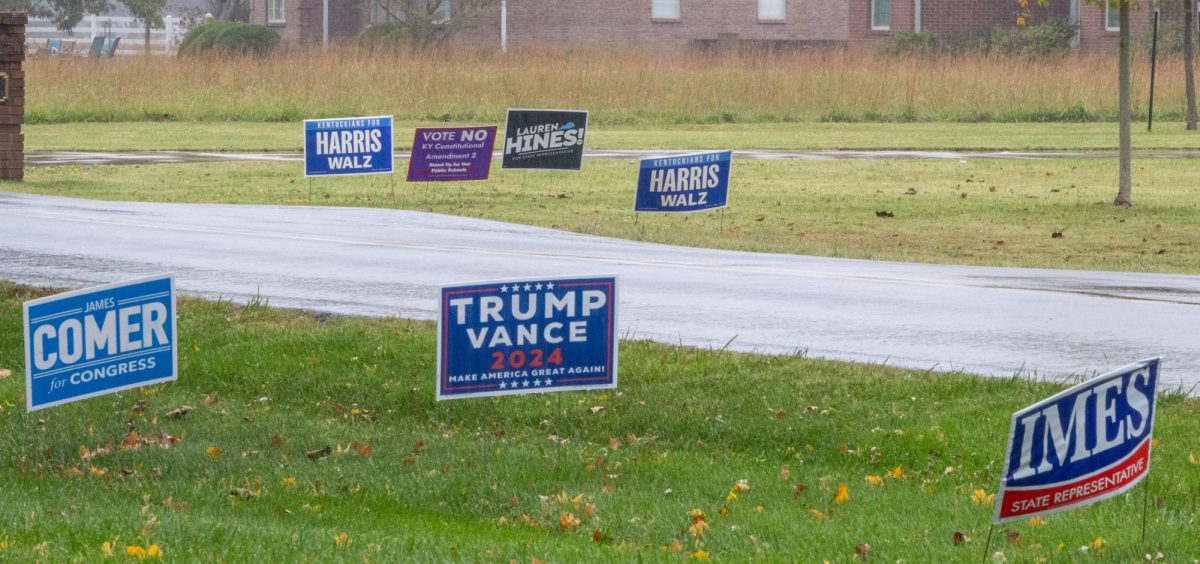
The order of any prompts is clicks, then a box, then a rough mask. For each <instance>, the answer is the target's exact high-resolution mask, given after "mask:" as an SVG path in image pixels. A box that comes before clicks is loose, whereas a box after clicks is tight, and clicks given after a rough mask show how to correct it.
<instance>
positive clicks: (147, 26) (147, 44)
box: [145, 20, 150, 55]
mask: <svg viewBox="0 0 1200 564" xmlns="http://www.w3.org/2000/svg"><path fill="white" fill-rule="evenodd" d="M145 54H146V55H149V54H150V20H146V52H145Z"/></svg>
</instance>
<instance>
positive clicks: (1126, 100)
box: [1113, 0, 1133, 208]
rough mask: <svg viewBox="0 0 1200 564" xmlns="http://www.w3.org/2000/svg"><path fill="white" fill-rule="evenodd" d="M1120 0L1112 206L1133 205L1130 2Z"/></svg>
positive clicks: (1130, 0)
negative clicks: (1118, 146)
mask: <svg viewBox="0 0 1200 564" xmlns="http://www.w3.org/2000/svg"><path fill="white" fill-rule="evenodd" d="M1132 1H1133V0H1121V2H1120V3H1121V8H1120V9H1121V53H1120V60H1121V62H1120V66H1121V78H1120V80H1121V86H1120V90H1121V115H1120V121H1121V127H1120V131H1121V132H1120V137H1121V151H1120V161H1121V162H1120V185H1119V187H1118V188H1117V199H1115V200H1113V205H1114V206H1120V207H1124V208H1127V207H1129V206H1132V205H1133V164H1132V161H1133V151H1132V150H1131V149H1132V147H1131V140H1130V121H1131V120H1132V119H1133V116H1132V114H1133V108H1132V106H1133V99H1132V96H1131V95H1130V87H1129V82H1130V80H1129V58H1130V48H1129V11H1130V7H1131V6H1130V2H1132Z"/></svg>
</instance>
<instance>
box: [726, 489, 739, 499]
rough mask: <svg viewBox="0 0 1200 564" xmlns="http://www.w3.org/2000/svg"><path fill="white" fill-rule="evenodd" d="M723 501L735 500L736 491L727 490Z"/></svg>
mask: <svg viewBox="0 0 1200 564" xmlns="http://www.w3.org/2000/svg"><path fill="white" fill-rule="evenodd" d="M725 501H737V492H735V491H733V490H729V495H727V496H725Z"/></svg>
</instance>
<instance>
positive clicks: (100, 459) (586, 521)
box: [0, 283, 1200, 562]
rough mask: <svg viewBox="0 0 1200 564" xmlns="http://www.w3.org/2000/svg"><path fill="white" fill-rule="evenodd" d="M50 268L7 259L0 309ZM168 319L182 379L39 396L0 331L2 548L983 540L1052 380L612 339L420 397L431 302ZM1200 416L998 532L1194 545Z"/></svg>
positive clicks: (218, 311) (956, 555) (770, 548)
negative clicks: (590, 349)
mask: <svg viewBox="0 0 1200 564" xmlns="http://www.w3.org/2000/svg"><path fill="white" fill-rule="evenodd" d="M42 294H44V292H43V291H33V290H30V289H29V288H25V287H20V286H14V285H12V284H7V283H0V326H4V327H17V326H18V325H19V324H20V316H21V313H20V303H21V302H22V301H24V300H28V299H32V298H33V297H35V296H38V295H42ZM179 328H180V333H179V334H180V339H181V341H180V343H181V352H180V357H179V358H180V363H181V375H180V380H179V382H177V383H172V384H167V385H160V386H154V387H150V388H144V389H140V390H134V391H128V392H124V393H121V394H117V395H110V396H104V397H99V398H93V399H90V400H85V401H82V402H78V403H74V404H69V405H65V406H61V407H57V408H53V409H49V410H44V411H39V412H35V413H33V414H26V413H24V411H23V407H22V406H23V404H24V397H23V393H24V391H23V390H24V387H23V386H24V383H23V378H22V377H21V374H22V371H23V365H22V358H23V353H22V348H21V347H22V343H21V336H20V333H19V331H14V330H7V331H3V332H0V369H8V370H11V372H12V376H10V377H6V378H3V379H0V488H2V489H3V492H4V497H3V503H0V559H11V560H17V561H34V560H40V561H68V560H70V561H81V562H82V561H96V560H99V559H101V558H103V557H104V556H105V552H104V550H105V544H106V543H107V545H108V548H110V549H111V550H112V551H113V553H114V555H115V558H114V559H116V560H128V558H127V557H126V556H125V555H124V554H125V552H126V550H127V548H126V547H131V546H132V547H140V548H142V549H143V550H145V549H147V548H148V547H150V546H151V545H154V546H155V547H156V548H157V549H158V550H160V551H161V552H162V553H163V555H164V556H165V558H168V559H179V560H210V559H216V560H232V561H251V560H253V561H259V562H284V561H287V562H291V561H330V560H334V561H361V560H364V559H366V560H371V561H468V562H470V561H501V562H507V561H510V560H513V561H516V562H529V561H531V559H532V558H537V559H540V560H543V561H552V562H564V561H633V560H675V559H678V560H682V559H684V558H686V557H689V556H693V555H698V554H699V553H697V552H696V551H704V553H706V554H707V555H709V556H711V557H712V558H714V559H722V560H736V561H745V560H772V561H789V562H813V561H821V560H823V559H828V560H830V561H840V562H848V561H851V560H852V558H853V556H854V553H855V547H856V545H859V544H869V545H870V546H871V549H870V556H871V558H872V559H873V560H875V561H881V562H882V561H886V562H892V561H897V560H904V561H909V562H931V561H937V562H947V561H961V562H970V561H978V560H980V558H981V557H982V556H983V554H984V542H985V539H986V538H987V534H988V526H989V522H990V518H991V512H992V505H991V502H989V501H987V500H986V499H983V500H982V501H983V503H977V500H975V499H973V498H976V497H978V496H977V494H976V491H977V490H983V492H982V493H981V494H978V495H979V496H983V497H984V498H986V496H987V495H988V494H991V493H994V492H995V490H996V486H997V482H998V479H999V472H1000V464H1001V457H1002V451H1003V450H1004V447H1005V441H1006V432H1007V430H1008V422H1009V417H1010V414H1011V412H1012V411H1014V410H1016V409H1019V408H1020V407H1023V406H1025V405H1027V404H1030V403H1032V402H1034V401H1037V400H1038V399H1040V398H1043V397H1046V396H1048V395H1050V394H1052V393H1053V392H1054V391H1055V390H1057V389H1059V387H1058V386H1056V385H1053V384H1047V383H1031V382H1027V381H1019V380H1007V379H999V380H997V379H984V378H975V377H969V376H963V375H956V374H931V373H927V372H916V371H906V370H898V369H889V368H880V367H873V366H865V365H859V364H850V363H838V362H826V361H817V360H810V359H805V358H801V357H763V356H754V355H745V354H733V353H725V352H715V351H702V350H695V349H688V348H678V347H670V346H665V345H658V344H652V343H646V342H623V343H621V373H620V377H619V378H620V388H619V390H610V391H604V392H590V393H588V392H574V393H567V394H560V395H554V396H550V395H542V396H523V397H509V398H504V399H501V400H470V401H455V402H443V403H438V402H436V401H434V377H433V376H434V354H435V343H434V339H435V331H434V327H433V325H432V324H431V323H428V322H410V321H403V320H395V319H389V320H366V319H354V318H317V317H314V316H312V315H309V314H305V313H299V312H294V311H285V310H276V309H272V308H269V307H266V306H264V305H262V304H251V305H247V306H242V305H235V304H230V303H228V302H205V301H199V300H184V301H183V302H182V303H181V307H180V318H179ZM1129 360H1132V359H1129ZM1167 370H1169V367H1168V368H1167ZM184 405H187V406H192V407H194V410H193V411H192V412H191V413H189V414H187V415H186V416H185V417H182V418H178V419H176V418H171V417H170V416H168V413H169V412H171V411H172V410H175V409H177V408H179V407H181V406H184ZM1197 416H1200V401H1197V400H1195V399H1186V398H1184V397H1183V396H1181V395H1178V394H1169V395H1167V396H1166V397H1162V398H1161V399H1160V410H1159V413H1158V419H1157V422H1156V425H1155V427H1156V433H1155V436H1156V437H1157V438H1158V439H1159V440H1160V441H1161V442H1160V443H1159V444H1158V445H1157V446H1156V447H1155V449H1154V460H1153V465H1152V469H1153V470H1152V475H1151V478H1150V480H1149V482H1148V486H1147V485H1142V486H1139V487H1138V488H1137V489H1135V490H1133V491H1132V492H1131V493H1129V494H1127V495H1123V496H1119V497H1117V498H1114V499H1112V500H1109V501H1106V502H1103V503H1100V504H1096V505H1093V506H1090V507H1088V508H1084V509H1081V510H1077V511H1072V512H1068V513H1062V514H1056V515H1052V516H1048V517H1046V518H1045V520H1044V523H1042V524H1032V523H1029V522H1024V521H1022V522H1016V523H1012V524H1008V525H1005V526H1003V527H1000V528H998V529H997V531H996V533H995V536H994V538H993V539H992V542H993V549H992V551H1001V552H1003V553H1004V554H1005V556H1006V557H1007V559H1008V561H1010V562H1041V561H1053V562H1059V561H1079V562H1091V561H1097V562H1111V561H1124V562H1130V561H1134V560H1141V559H1142V557H1143V555H1144V554H1147V553H1149V554H1154V553H1157V552H1162V553H1163V554H1164V555H1165V556H1166V558H1167V561H1170V562H1182V561H1190V560H1191V559H1192V558H1194V557H1196V556H1197V555H1198V554H1200V540H1198V539H1200V535H1198V534H1197V532H1198V531H1197V529H1196V527H1197V525H1196V520H1197V518H1198V517H1200V504H1198V503H1197V494H1198V493H1200V472H1198V471H1197V469H1198V467H1197V466H1196V465H1195V462H1196V461H1197V460H1200V435H1197V433H1195V428H1196V427H1195V421H1196V418H1197ZM325 447H329V448H330V451H331V452H330V454H329V455H328V456H324V457H317V456H316V455H314V456H313V457H312V458H316V459H315V460H313V459H310V457H309V456H308V455H307V453H311V452H314V451H320V450H321V449H324V448H325ZM1189 457H1191V458H1190V459H1189ZM740 480H744V481H745V484H746V485H747V486H748V488H749V489H748V490H746V489H743V488H741V487H738V486H735V484H737V483H738V482H739V481H740ZM870 482H878V485H873V484H872V483H870ZM841 484H845V485H846V486H847V488H848V493H849V499H848V500H847V501H845V502H844V503H837V502H835V501H834V495H835V492H836V490H837V489H838V487H839V485H841ZM1147 487H1148V489H1146V488H1147ZM1146 491H1148V492H1149V496H1150V503H1149V508H1150V511H1149V523H1148V527H1147V529H1148V534H1147V538H1146V540H1145V541H1144V542H1143V541H1142V540H1140V538H1139V536H1140V526H1139V525H1140V519H1141V510H1142V507H1143V494H1144V492H1146ZM697 511H698V512H700V513H702V514H703V516H704V519H705V523H706V524H707V527H703V526H701V527H694V526H693V524H694V522H695V521H697V520H698V519H696V518H694V517H693V516H692V515H695V514H696V513H695V512H697ZM956 533H961V534H962V535H963V537H964V538H965V542H962V543H961V544H958V545H957V546H956V545H955V543H954V538H955V536H956ZM1097 539H1102V540H1101V541H1097ZM1093 544H1095V545H1096V546H1097V547H1098V548H1095V549H1089V550H1088V551H1087V552H1086V553H1084V552H1081V551H1080V547H1081V546H1085V545H1088V546H1091V545H1093Z"/></svg>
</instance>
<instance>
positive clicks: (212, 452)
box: [204, 446, 221, 460]
mask: <svg viewBox="0 0 1200 564" xmlns="http://www.w3.org/2000/svg"><path fill="white" fill-rule="evenodd" d="M204 452H207V453H208V455H209V456H211V457H213V459H214V460H216V459H218V458H221V449H220V448H219V447H216V446H210V447H208V448H206V449H204Z"/></svg>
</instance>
